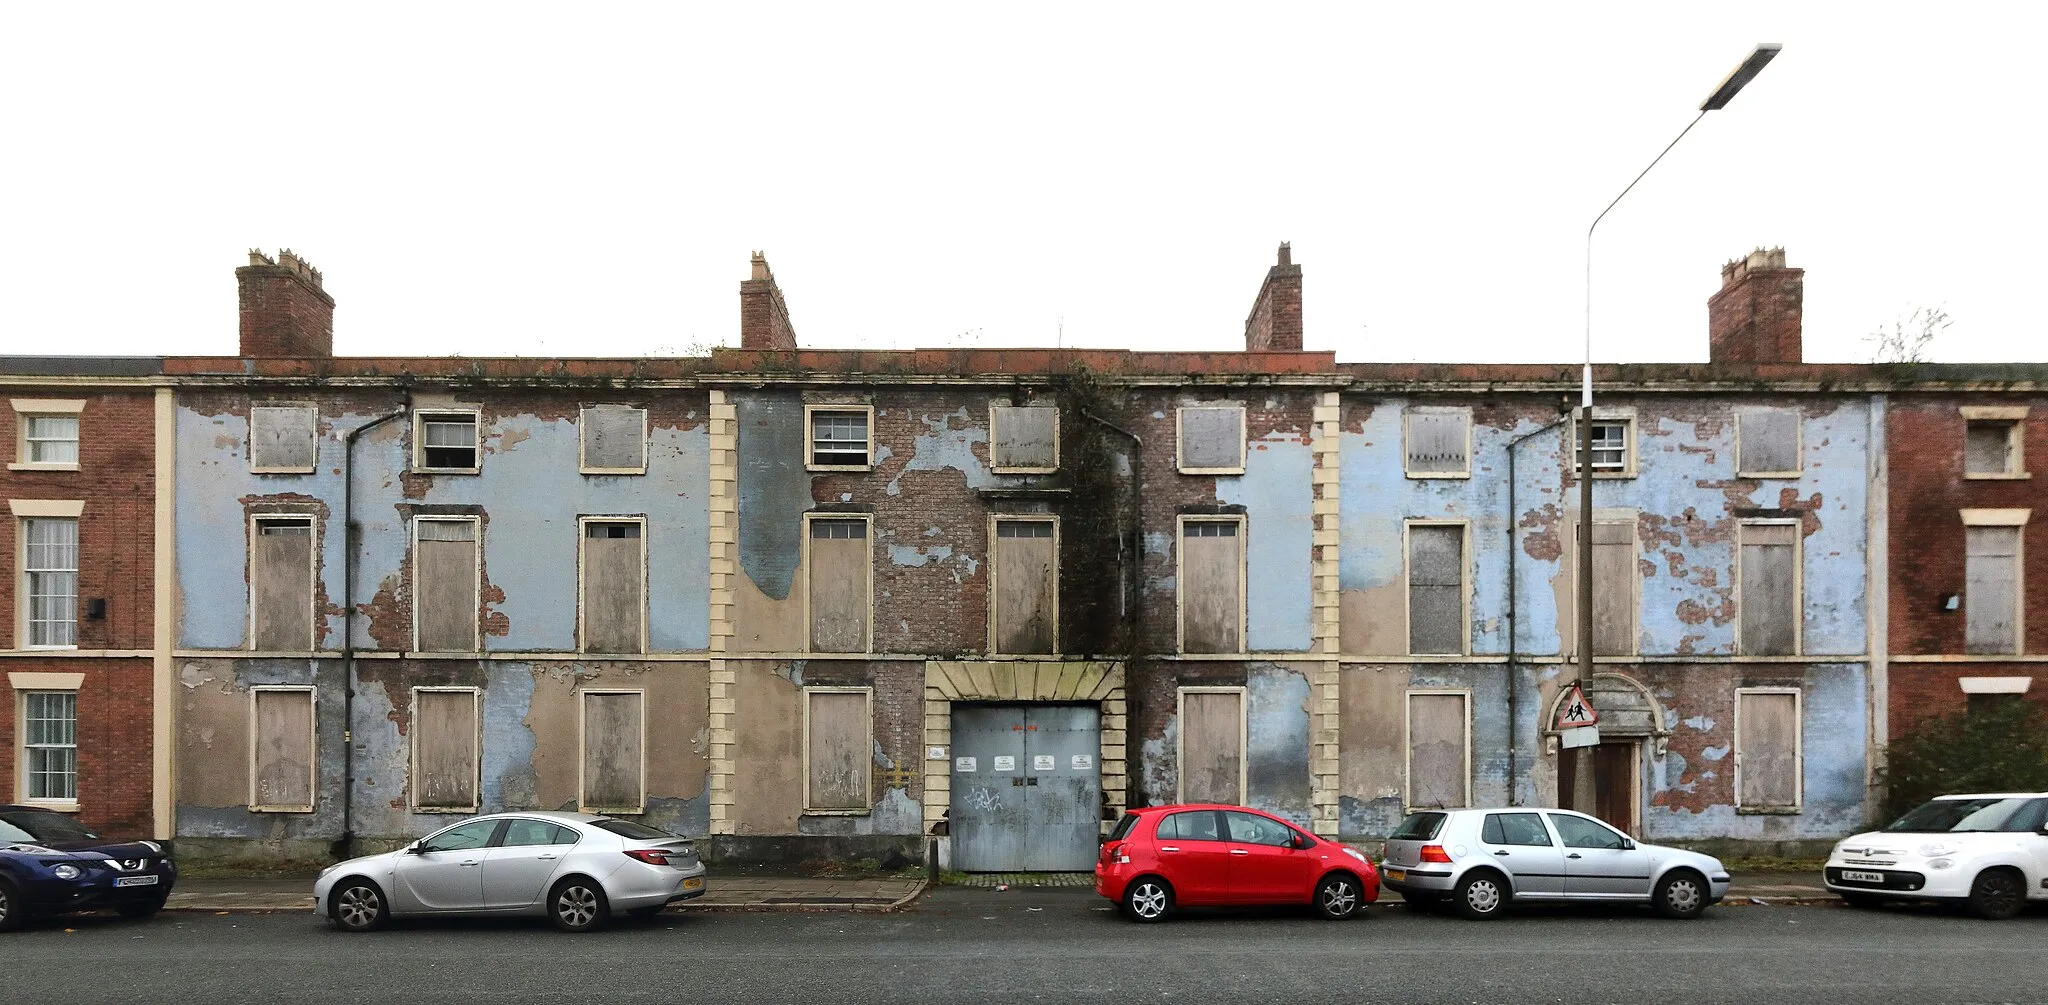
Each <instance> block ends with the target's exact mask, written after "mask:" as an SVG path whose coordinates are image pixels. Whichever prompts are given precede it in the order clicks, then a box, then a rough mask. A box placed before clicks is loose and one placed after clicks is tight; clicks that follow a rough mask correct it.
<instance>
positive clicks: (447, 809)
mask: <svg viewBox="0 0 2048 1005" xmlns="http://www.w3.org/2000/svg"><path fill="white" fill-rule="evenodd" d="M476 809H477V808H476V807H474V806H415V807H413V808H412V811H413V812H414V813H431V814H434V815H436V816H471V815H474V814H475V813H476Z"/></svg>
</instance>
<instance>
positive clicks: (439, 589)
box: [412, 520, 477, 653]
mask: <svg viewBox="0 0 2048 1005" xmlns="http://www.w3.org/2000/svg"><path fill="white" fill-rule="evenodd" d="M416 526H417V527H418V529H419V543H418V547H417V550H416V551H415V553H414V555H413V573H412V578H413V610H414V617H415V619H416V624H415V634H416V635H417V636H418V638H417V639H416V641H415V643H414V644H415V646H416V647H417V648H418V649H419V650H420V651H422V652H430V653H453V652H474V651H475V650H476V642H477V639H476V625H477V596H476V594H477V584H476V579H477V565H476V522H475V521H473V520H421V521H419V522H418V524H417V525H416Z"/></svg>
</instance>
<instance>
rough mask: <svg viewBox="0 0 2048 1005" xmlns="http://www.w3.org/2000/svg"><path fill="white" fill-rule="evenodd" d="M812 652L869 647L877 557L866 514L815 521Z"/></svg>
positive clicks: (811, 580) (811, 572)
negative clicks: (872, 550) (870, 599)
mask: <svg viewBox="0 0 2048 1005" xmlns="http://www.w3.org/2000/svg"><path fill="white" fill-rule="evenodd" d="M809 550H810V555H809V562H808V564H809V575H808V581H809V585H810V605H811V651H812V652H820V653H858V652H866V651H867V646H868V590H869V582H870V576H871V575H872V574H873V560H872V558H871V555H870V552H869V551H868V522H867V521H866V520H864V519H818V520H812V521H811V540H810V549H809Z"/></svg>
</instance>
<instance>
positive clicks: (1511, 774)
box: [1507, 415, 1571, 806]
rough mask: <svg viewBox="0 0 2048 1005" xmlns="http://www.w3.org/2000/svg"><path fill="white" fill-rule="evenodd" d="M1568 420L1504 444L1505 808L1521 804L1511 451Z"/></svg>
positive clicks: (1512, 452)
mask: <svg viewBox="0 0 2048 1005" xmlns="http://www.w3.org/2000/svg"><path fill="white" fill-rule="evenodd" d="M1570 421H1571V416H1569V415H1567V416H1565V417H1564V418H1562V419H1558V420H1557V421H1555V422H1552V423H1551V424H1549V425H1547V426H1540V427H1538V428H1536V429H1532V430H1530V431H1528V432H1526V433H1523V434H1522V435H1520V436H1517V437H1515V438H1514V439H1512V440H1509V441H1508V447H1507V454H1508V805H1509V806H1520V805H1521V802H1520V796H1519V795H1518V794H1517V793H1516V791H1515V787H1516V785H1517V783H1519V782H1520V780H1521V779H1520V775H1521V771H1520V768H1521V761H1520V759H1519V758H1518V757H1517V756H1516V747H1515V727H1516V726H1518V725H1520V723H1521V718H1520V716H1518V715H1517V714H1516V712H1517V710H1518V703H1517V702H1516V701H1515V684H1516V683H1517V679H1516V675H1515V671H1516V669H1517V664H1516V663H1515V647H1516V643H1517V641H1518V640H1519V636H1517V635H1516V634H1515V587H1516V580H1515V551H1516V548H1515V513H1516V510H1515V448H1516V447H1519V446H1521V445H1522V441H1523V440H1526V439H1529V438H1530V437H1533V436H1540V435H1542V434H1544V433H1547V432H1550V431H1551V430H1553V429H1556V428H1557V427H1559V426H1562V425H1564V424H1565V423H1567V422H1570ZM1537 732H1538V733H1539V734H1540V733H1541V732H1542V730H1541V729H1540V728H1539V729H1538V730H1537Z"/></svg>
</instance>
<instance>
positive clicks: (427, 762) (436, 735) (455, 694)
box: [412, 688, 479, 812]
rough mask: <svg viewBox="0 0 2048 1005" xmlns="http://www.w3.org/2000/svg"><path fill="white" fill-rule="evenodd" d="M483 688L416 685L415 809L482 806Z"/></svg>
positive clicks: (414, 714) (414, 739)
mask: <svg viewBox="0 0 2048 1005" xmlns="http://www.w3.org/2000/svg"><path fill="white" fill-rule="evenodd" d="M476 706H477V692H476V691H475V690H473V689H470V688H460V689H453V690H445V689H427V688H414V689H413V692H412V804H413V808H414V809H419V810H426V811H435V810H445V811H462V812H469V811H472V810H475V809H476V806H477V759H478V758H477V743H478V735H479V734H478V732H477V707H476Z"/></svg>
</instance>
